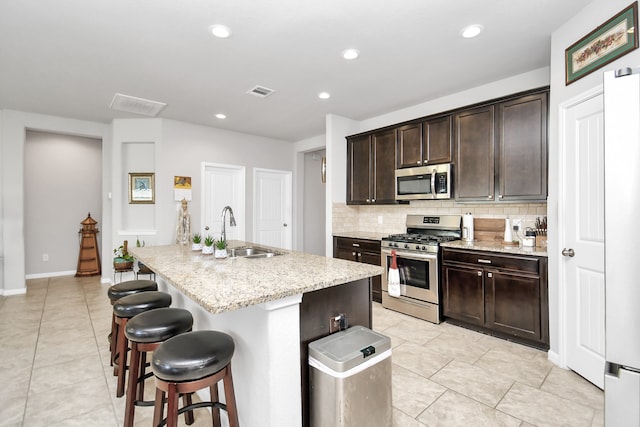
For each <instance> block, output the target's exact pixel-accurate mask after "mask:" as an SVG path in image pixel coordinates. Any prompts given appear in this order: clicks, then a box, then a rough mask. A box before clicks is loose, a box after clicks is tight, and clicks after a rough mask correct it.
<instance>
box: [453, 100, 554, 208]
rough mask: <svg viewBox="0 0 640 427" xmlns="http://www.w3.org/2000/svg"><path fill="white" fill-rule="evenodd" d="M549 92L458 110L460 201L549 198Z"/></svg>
mask: <svg viewBox="0 0 640 427" xmlns="http://www.w3.org/2000/svg"><path fill="white" fill-rule="evenodd" d="M547 98H548V97H547V92H546V91H545V92H539V93H533V94H529V95H524V96H520V97H517V98H513V99H507V100H503V101H501V102H497V103H494V104H489V105H486V106H483V107H477V108H473V109H469V110H462V111H460V112H458V113H456V114H455V115H454V122H455V124H454V128H455V129H454V133H455V137H454V138H455V150H456V162H455V163H456V165H455V179H454V186H455V195H456V200H457V201H460V202H465V201H470V202H471V201H473V202H476V201H496V202H510V201H521V200H529V201H544V200H546V198H547Z"/></svg>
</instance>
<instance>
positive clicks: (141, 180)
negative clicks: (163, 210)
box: [129, 172, 155, 203]
mask: <svg viewBox="0 0 640 427" xmlns="http://www.w3.org/2000/svg"><path fill="white" fill-rule="evenodd" d="M129 203H155V183H154V174H153V173H152V172H143V173H133V172H131V173H129Z"/></svg>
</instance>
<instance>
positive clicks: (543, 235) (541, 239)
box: [535, 216, 547, 249]
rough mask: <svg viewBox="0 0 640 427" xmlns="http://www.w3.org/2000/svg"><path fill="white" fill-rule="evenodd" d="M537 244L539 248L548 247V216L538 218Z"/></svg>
mask: <svg viewBox="0 0 640 427" xmlns="http://www.w3.org/2000/svg"><path fill="white" fill-rule="evenodd" d="M535 235H536V246H537V247H539V248H545V249H546V248H547V217H546V216H545V217H544V218H542V219H540V217H538V218H536V227H535Z"/></svg>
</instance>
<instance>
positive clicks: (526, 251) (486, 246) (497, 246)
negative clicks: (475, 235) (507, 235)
mask: <svg viewBox="0 0 640 427" xmlns="http://www.w3.org/2000/svg"><path fill="white" fill-rule="evenodd" d="M440 246H442V247H445V248H453V249H471V250H477V251H488V252H499V253H503V254H511V255H533V256H540V257H547V250H546V249H545V248H538V247H533V248H529V247H522V246H521V245H520V246H515V245H513V246H512V245H504V244H502V243H501V242H494V241H483V240H480V241H479V240H474V241H473V242H465V241H463V240H454V241H453V242H445V243H441V244H440Z"/></svg>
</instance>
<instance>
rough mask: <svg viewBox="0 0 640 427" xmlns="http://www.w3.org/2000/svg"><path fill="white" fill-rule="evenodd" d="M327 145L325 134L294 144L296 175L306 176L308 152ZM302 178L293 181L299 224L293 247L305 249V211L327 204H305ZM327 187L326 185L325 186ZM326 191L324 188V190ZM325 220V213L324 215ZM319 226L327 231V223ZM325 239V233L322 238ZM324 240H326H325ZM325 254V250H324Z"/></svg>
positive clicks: (295, 216) (295, 215)
mask: <svg viewBox="0 0 640 427" xmlns="http://www.w3.org/2000/svg"><path fill="white" fill-rule="evenodd" d="M325 145H326V137H325V136H324V135H318V136H314V137H311V138H306V139H303V140H302V141H298V142H296V143H295V144H294V151H295V165H294V167H295V168H294V175H295V176H299V177H302V176H306V173H307V171H306V160H305V158H306V154H307V153H311V152H313V151H318V150H325ZM300 181H301V180H294V181H293V198H294V201H297V203H296V202H294V204H293V223H294V225H296V224H297V225H299V227H294V229H293V231H294V233H293V248H294V249H295V250H304V248H305V246H306V242H307V241H308V238H307V236H305V231H304V227H306V226H307V223H306V221H307V220H308V218H305V212H306V210H307V209H324V207H325V206H326V201H325V204H323V205H322V207H318V206H317V205H315V204H314V205H312V206H305V185H304V184H305V183H304V182H300ZM323 188H326V185H325V186H324V187H323ZM323 191H324V190H323ZM324 200H326V191H324V194H323V201H324ZM322 218H323V221H324V218H325V215H324V214H323V216H322ZM317 225H318V228H321V229H322V230H323V231H325V228H326V223H325V222H323V223H322V224H317ZM323 239H324V234H323V237H322V238H321V240H323ZM323 241H324V240H323ZM322 254H324V250H323V251H322Z"/></svg>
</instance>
